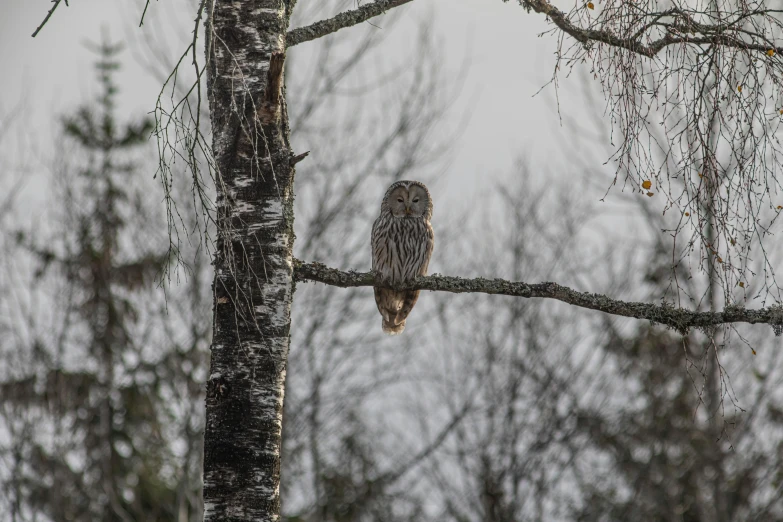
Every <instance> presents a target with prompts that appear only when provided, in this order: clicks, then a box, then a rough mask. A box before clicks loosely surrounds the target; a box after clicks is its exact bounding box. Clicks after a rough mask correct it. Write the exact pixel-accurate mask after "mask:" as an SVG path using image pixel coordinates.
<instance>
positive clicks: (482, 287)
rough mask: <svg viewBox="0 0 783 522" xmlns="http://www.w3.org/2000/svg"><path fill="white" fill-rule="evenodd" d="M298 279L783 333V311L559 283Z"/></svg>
mask: <svg viewBox="0 0 783 522" xmlns="http://www.w3.org/2000/svg"><path fill="white" fill-rule="evenodd" d="M294 279H295V280H296V281H301V282H307V281H314V282H319V283H324V284H327V285H331V286H338V287H342V288H351V287H360V286H383V287H387V288H393V289H395V290H430V291H433V292H451V293H457V294H460V293H481V294H492V295H508V296H514V297H524V298H533V297H537V298H541V299H555V300H558V301H562V302H564V303H568V304H570V305H573V306H578V307H580V308H587V309H590V310H598V311H600V312H604V313H607V314H611V315H617V316H621V317H633V318H636V319H647V320H649V321H652V322H654V323H659V324H663V325H665V326H668V327H669V328H673V329H675V330H677V331H678V332H680V333H683V334H685V333H686V332H688V330H690V329H691V328H709V327H714V326H719V325H723V324H730V323H750V324H768V325H770V326H772V327H773V329H774V330H775V333H776V334H778V332H779V331H781V328H783V307H780V306H770V307H767V308H760V309H755V310H754V309H747V308H743V307H740V306H731V307H728V308H726V309H725V310H723V311H721V312H697V311H692V310H687V309H684V308H677V307H674V306H673V305H671V304H668V303H662V304H650V303H638V302H629V301H620V300H617V299H612V298H610V297H607V296H605V295H602V294H593V293H589V292H579V291H577V290H573V289H571V288H568V287H566V286H562V285H559V284H557V283H552V282H545V283H523V282H514V281H506V280H504V279H497V278H496V279H485V278H482V277H478V278H473V279H468V278H462V277H454V276H443V275H439V274H435V275H430V276H423V277H418V278H416V279H415V280H414V281H411V282H410V283H408V284H404V285H394V286H393V285H390V284H387V283H385V282H383V281H381V280H376V277H375V274H374V273H373V272H356V271H353V270H349V271H347V272H343V271H341V270H337V269H335V268H330V267H327V266H326V265H323V264H321V263H306V262H304V261H300V260H294Z"/></svg>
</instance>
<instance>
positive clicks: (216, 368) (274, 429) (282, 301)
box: [204, 0, 294, 522]
mask: <svg viewBox="0 0 783 522" xmlns="http://www.w3.org/2000/svg"><path fill="white" fill-rule="evenodd" d="M293 3H294V2H293V0H288V1H287V2H283V1H281V0H254V1H249V0H245V1H236V0H235V1H226V0H214V5H213V6H212V9H210V16H209V20H208V21H207V34H208V45H207V47H208V48H207V60H208V70H207V75H208V76H207V88H208V93H209V107H210V116H211V121H212V132H213V154H214V157H215V163H216V166H217V169H218V173H217V181H218V183H217V212H216V216H217V221H218V223H217V228H218V238H217V249H216V253H215V259H214V265H215V278H214V283H213V290H214V303H213V306H214V310H213V314H214V338H213V344H212V347H211V349H212V356H211V368H210V375H209V378H208V382H207V399H206V415H207V422H206V428H205V435H204V520H207V521H217V520H221V521H222V520H230V521H240V520H242V521H244V520H248V521H249V520H252V521H255V522H262V521H273V520H278V519H279V516H280V488H279V484H280V446H281V427H282V411H283V391H284V384H285V370H286V360H287V356H288V346H289V328H290V318H291V297H292V291H293V266H292V256H291V252H292V250H291V249H292V246H293V239H294V236H293V208H292V207H293V179H294V170H293V168H292V166H291V162H290V159H291V156H292V154H291V151H290V145H289V140H288V121H287V113H286V108H285V101H284V89H282V88H281V86H282V65H283V59H284V54H283V53H284V50H285V34H286V29H287V28H288V20H289V17H290V10H291V9H292V7H293Z"/></svg>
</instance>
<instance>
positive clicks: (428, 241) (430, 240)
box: [411, 223, 435, 306]
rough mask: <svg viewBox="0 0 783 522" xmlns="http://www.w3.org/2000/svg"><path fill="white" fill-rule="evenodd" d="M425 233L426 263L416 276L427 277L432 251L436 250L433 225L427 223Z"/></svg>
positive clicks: (424, 262) (423, 263)
mask: <svg viewBox="0 0 783 522" xmlns="http://www.w3.org/2000/svg"><path fill="white" fill-rule="evenodd" d="M425 232H426V233H425V238H424V247H425V251H424V261H423V262H422V264H421V266H420V267H419V270H418V271H417V272H416V275H427V268H429V266H430V258H431V257H432V250H433V248H435V231H434V230H432V225H430V224H429V223H427V228H426V231H425ZM417 297H418V296H417ZM413 302H414V304H415V303H416V300H415V299H414V300H413ZM411 306H413V305H411Z"/></svg>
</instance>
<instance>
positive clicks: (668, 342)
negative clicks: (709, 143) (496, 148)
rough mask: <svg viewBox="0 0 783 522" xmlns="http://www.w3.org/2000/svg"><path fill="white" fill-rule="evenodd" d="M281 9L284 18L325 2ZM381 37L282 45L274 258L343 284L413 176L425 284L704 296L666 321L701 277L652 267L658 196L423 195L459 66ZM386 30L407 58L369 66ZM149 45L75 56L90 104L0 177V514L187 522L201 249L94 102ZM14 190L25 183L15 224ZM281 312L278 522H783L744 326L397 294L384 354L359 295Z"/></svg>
mask: <svg viewBox="0 0 783 522" xmlns="http://www.w3.org/2000/svg"><path fill="white" fill-rule="evenodd" d="M300 3H301V4H302V5H301V7H300V8H299V11H298V13H297V15H298V16H300V17H301V19H300V20H297V21H295V22H294V23H293V25H294V26H296V25H300V24H301V23H303V21H304V20H312V19H316V18H319V17H322V16H323V15H325V14H330V13H333V12H336V11H338V10H340V9H341V8H344V7H345V5H346V2H339V1H335V2H324V3H320V2H305V1H301V2H300ZM519 16H522V13H521V12H520V14H519ZM406 17H407V18H406ZM153 23H155V22H154V21H150V24H153ZM383 26H384V30H383V31H378V30H377V29H376V28H374V27H372V26H369V25H366V26H365V27H362V28H357V29H356V30H354V31H352V32H351V33H350V34H342V33H341V34H339V35H336V36H335V35H333V36H330V37H326V38H324V39H321V40H318V41H317V42H315V43H313V44H311V45H309V46H308V47H307V48H306V49H305V48H303V49H301V50H299V49H297V50H296V52H291V53H290V56H289V60H290V62H289V64H288V65H287V74H286V88H287V97H288V100H289V112H290V118H291V127H292V138H293V140H294V149H295V150H297V151H305V150H310V151H312V153H311V155H310V157H309V158H307V159H306V160H305V161H304V162H302V163H301V164H299V165H298V166H297V171H298V174H297V180H296V189H297V190H296V193H297V199H296V222H295V226H296V235H297V243H296V245H295V248H294V252H295V255H296V257H298V258H299V259H303V260H308V261H320V262H324V263H326V264H328V265H330V266H334V267H340V268H343V269H348V268H355V269H367V268H369V234H370V227H371V224H372V221H373V219H374V218H375V217H376V215H377V212H378V207H379V204H380V199H381V197H382V195H383V192H384V190H385V188H386V187H387V186H388V184H389V183H391V182H392V181H394V180H397V179H420V180H422V181H424V182H425V183H427V185H428V186H429V187H430V189H431V191H432V192H433V197H434V203H435V216H434V221H433V226H434V228H435V231H436V235H437V245H436V249H435V253H434V257H433V263H432V266H431V271H433V272H440V273H444V274H450V275H461V276H465V277H473V276H491V277H503V278H506V279H513V280H523V281H531V282H537V281H557V282H558V283H560V284H564V285H568V286H571V287H574V288H577V289H583V290H592V291H601V292H603V293H605V294H607V295H611V296H613V297H615V298H618V299H625V300H639V301H649V302H654V301H660V300H662V299H669V300H675V299H678V298H680V297H681V296H682V295H687V296H707V297H706V298H701V299H695V300H692V301H688V302H689V303H690V304H689V305H688V306H693V307H694V308H700V309H704V310H709V309H710V306H712V304H713V303H714V302H715V301H716V299H714V298H713V297H714V296H713V294H715V293H717V292H718V286H719V285H718V283H717V281H716V276H715V275H714V274H712V273H711V272H709V271H704V272H701V271H699V270H698V268H697V267H696V266H695V265H691V268H690V269H687V270H686V267H687V266H688V265H687V264H684V263H683V264H680V265H679V266H678V268H676V269H673V268H672V259H673V253H672V252H673V250H672V249H673V248H675V246H673V244H672V241H671V238H670V237H669V236H668V235H666V234H662V233H661V230H662V229H667V228H671V223H670V222H669V220H671V219H672V216H665V215H662V213H661V208H659V207H658V206H656V205H657V204H659V201H656V199H655V198H647V197H639V194H636V193H630V192H621V191H619V190H617V191H614V192H611V193H610V195H609V196H607V201H608V203H601V204H600V205H599V204H598V199H599V198H600V197H602V196H603V195H604V193H605V191H606V188H607V187H608V185H609V183H610V181H611V176H609V175H608V174H607V173H606V172H605V171H604V170H602V168H601V162H602V161H604V160H605V159H606V158H605V157H601V154H600V153H595V154H590V153H585V152H584V151H583V150H581V149H580V148H579V147H577V146H574V147H571V148H569V149H568V150H566V151H565V152H564V157H565V161H568V162H570V163H571V164H572V167H571V169H570V170H571V171H572V172H573V174H571V175H570V178H569V177H563V176H555V175H554V174H553V173H552V172H551V171H547V170H545V169H543V170H542V168H541V167H540V165H537V166H535V167H533V166H531V164H530V162H529V161H528V158H527V157H526V155H525V154H524V150H523V149H520V155H519V161H518V163H517V166H516V167H515V168H514V169H512V170H511V171H509V172H505V173H503V175H500V176H494V177H490V176H488V177H487V183H486V185H485V186H484V187H483V190H480V191H475V192H473V193H472V194H471V195H469V196H467V197H464V198H463V199H461V200H460V203H459V204H458V205H450V204H449V203H448V199H447V198H445V197H440V194H443V193H446V187H448V186H449V184H450V177H449V176H450V174H451V173H452V172H453V171H457V170H459V169H460V168H462V167H461V166H460V165H459V164H455V163H454V162H453V159H452V158H453V151H454V149H455V148H457V147H465V146H469V143H465V142H464V141H463V140H462V136H463V127H464V126H469V125H471V121H472V120H471V118H472V116H473V115H472V114H471V113H470V110H466V109H464V107H465V104H464V103H457V101H458V100H460V99H461V98H463V97H465V96H471V95H472V94H473V93H470V92H468V93H466V92H465V91H464V89H463V88H462V87H463V85H464V79H465V77H466V76H467V75H470V74H471V64H470V60H468V59H461V63H462V66H461V67H460V68H457V69H450V68H448V67H445V66H444V63H445V62H444V59H443V56H444V53H447V52H451V53H452V54H453V53H457V54H459V53H460V52H461V51H462V49H457V50H454V49H453V48H450V49H446V48H444V46H443V45H442V42H441V40H440V38H439V29H438V27H437V24H436V23H434V22H433V20H431V19H424V18H422V19H414V20H412V19H411V17H410V16H409V15H406V14H405V13H402V12H397V13H394V14H393V15H392V16H389V17H387V18H385V19H384V21H383ZM400 33H403V36H400ZM394 38H404V39H407V40H409V41H411V42H412V45H414V46H415V49H416V52H415V53H408V54H405V55H404V56H400V57H399V59H395V57H389V56H387V53H386V48H384V47H383V46H382V45H381V44H382V43H383V42H384V41H387V40H388V39H394ZM161 42H162V40H161V41H156V40H152V39H135V40H134V39H133V38H129V39H127V38H124V37H123V35H119V34H113V35H106V36H105V37H104V39H103V40H102V41H99V42H93V43H91V44H89V45H87V46H85V49H84V51H83V52H84V53H92V54H93V55H94V61H95V67H94V71H95V79H94V82H95V83H94V84H95V88H94V89H92V90H91V92H95V93H97V96H96V97H95V99H93V100H91V101H90V102H88V103H85V104H84V105H82V106H80V107H72V108H68V109H67V110H64V111H63V112H62V113H60V114H53V115H52V117H51V122H50V125H51V128H52V129H56V132H54V134H55V135H56V136H57V138H56V140H55V142H54V147H53V148H52V150H51V153H50V154H47V155H46V157H41V158H38V160H39V161H38V162H32V163H29V162H28V164H27V165H28V166H27V167H26V168H25V169H21V168H19V167H18V164H17V163H16V162H14V161H11V160H10V159H9V158H8V157H6V158H3V157H0V176H2V183H3V186H4V187H6V190H4V191H3V192H2V193H0V274H2V275H0V339H2V342H0V360H2V362H3V364H2V365H0V520H2V521H5V520H9V521H14V522H22V521H46V520H53V521H65V520H78V521H122V522H129V521H178V522H186V521H198V520H201V518H202V505H201V500H200V488H201V458H202V448H201V443H202V437H203V422H204V382H205V380H206V377H207V375H208V364H209V359H208V350H209V345H210V331H211V308H212V293H211V289H210V284H211V279H212V273H211V266H210V255H211V252H210V251H209V246H208V239H209V238H210V234H211V231H210V229H209V227H208V226H207V227H205V225H204V223H205V220H204V219H203V215H201V214H200V213H199V212H200V211H199V208H200V207H199V205H198V204H197V203H198V202H197V196H198V195H196V194H193V193H192V192H191V186H190V184H189V179H188V176H187V174H186V173H184V172H181V173H180V174H182V175H177V168H178V167H177V164H176V163H175V164H174V166H173V174H174V176H173V177H172V178H171V190H172V192H173V193H174V194H176V195H177V196H178V202H179V205H178V207H177V210H176V211H177V219H178V220H179V223H180V224H181V225H182V226H181V227H180V228H179V230H178V231H173V232H172V231H171V230H170V229H169V228H168V226H167V222H166V216H165V209H164V205H163V203H162V199H163V191H162V190H161V187H160V182H159V179H154V178H153V175H154V174H155V173H156V170H157V168H158V165H157V160H156V158H157V154H156V151H155V140H154V138H153V139H150V133H151V130H152V129H153V118H154V117H161V115H163V114H164V113H161V112H157V113H153V114H146V113H144V112H143V111H141V112H137V113H129V114H128V113H123V112H121V111H120V110H118V106H119V105H120V104H119V103H118V100H120V99H122V96H123V95H124V92H125V89H124V88H123V85H120V84H119V83H118V82H117V81H116V75H117V74H118V71H119V70H120V69H121V68H122V66H123V64H124V63H127V62H129V61H131V60H135V61H137V62H140V63H143V64H144V67H145V70H146V71H148V73H149V74H150V75H152V76H154V77H155V78H157V79H158V80H159V82H160V83H161V84H163V81H164V80H165V79H166V77H167V76H168V74H169V72H170V71H171V69H172V67H173V62H172V61H171V57H170V56H169V55H168V54H167V53H164V52H163V48H162V47H161V46H162V43H161ZM303 47H304V46H303ZM451 59H453V57H452V58H451ZM174 60H176V58H174ZM458 61H459V60H458ZM588 73H589V70H587V69H586V70H584V71H581V72H578V71H577V72H575V73H574V74H583V75H584V76H585V78H586V75H587V74H588ZM187 83H188V82H186V81H182V82H180V83H178V84H175V85H172V86H171V89H172V90H171V91H167V92H164V93H163V99H164V100H165V99H166V97H167V96H168V97H172V96H174V97H176V95H177V94H179V95H186V94H187V92H186V90H187V88H186V85H187ZM183 89H184V90H183ZM191 96H192V95H191ZM542 96H549V97H543V98H541V100H540V101H539V103H552V104H553V105H554V104H555V103H556V102H555V101H554V96H553V94H552V92H549V94H545V95H542ZM153 104H154V100H151V105H153ZM585 106H586V107H587V108H586V111H588V114H589V115H590V118H588V119H587V120H582V121H576V120H574V119H572V118H569V117H568V115H561V117H562V118H563V125H564V126H566V127H568V126H571V127H572V128H573V129H575V131H574V132H578V133H579V134H581V135H583V136H587V137H588V138H589V139H593V140H595V141H596V142H599V141H601V140H604V141H608V137H607V135H606V133H607V132H608V131H609V129H606V128H603V124H604V120H603V116H602V111H603V105H602V102H601V100H600V98H590V97H587V102H586V103H585ZM20 107H23V105H20ZM193 107H195V105H193ZM151 108H152V107H151ZM2 109H3V113H0V140H8V139H13V136H12V134H13V133H14V132H19V129H20V125H19V122H22V121H24V118H25V114H24V111H23V110H16V111H15V110H12V109H11V108H10V106H9V105H3V106H2ZM201 110H202V111H204V112H203V114H202V116H201V121H202V123H203V124H204V126H203V131H204V132H205V133H208V121H209V117H208V114H207V113H206V107H201ZM455 111H456V112H457V113H458V114H457V115H456V116H455ZM552 117H553V118H557V117H558V116H557V115H556V113H555V112H554V111H553V112H552ZM454 121H459V122H461V123H460V125H453V122H454ZM526 124H527V123H526V122H524V121H520V122H519V125H526ZM9 136H11V138H9ZM178 136H179V135H178ZM180 137H182V139H185V137H184V135H183V136H180ZM586 139H587V138H586ZM569 151H570V152H569ZM31 164H32V165H34V167H30V166H29V165H31ZM30 168H34V169H37V170H39V171H40V172H43V174H41V175H42V176H43V177H44V178H45V180H46V181H45V184H44V185H43V186H41V187H40V190H41V191H44V192H45V196H44V199H45V201H46V204H45V205H43V206H39V205H36V206H35V207H34V208H31V207H30V203H29V202H27V201H26V200H25V197H24V191H23V190H22V187H23V185H24V183H25V178H26V176H29V175H30V171H29V169H30ZM183 168H184V167H183ZM493 170H497V168H494V167H493ZM575 186H577V187H578V188H577V189H576V190H575V189H574V187H575ZM452 190H453V189H452ZM586 194H587V196H586ZM463 203H464V204H463ZM171 234H173V236H172V235H171ZM172 237H173V238H174V240H173V242H172V240H171V238H172ZM205 239H206V240H205ZM675 254H677V251H676V249H675ZM683 255H686V256H687V253H686V254H683ZM780 259H781V258H780V248H779V247H774V246H773V247H768V251H767V260H771V263H772V265H773V266H780ZM765 262H766V261H765ZM677 271H679V272H677ZM673 280H676V281H677V285H673V284H672V281H673ZM759 284H763V283H759ZM752 285H753V283H752V282H751V283H748V288H745V289H744V291H745V292H747V293H748V294H753V293H754V291H755V290H754V289H753V288H752ZM294 303H295V304H294V311H293V319H292V325H293V326H292V342H291V352H290V360H289V369H288V377H287V388H286V398H285V401H286V402H285V413H284V422H283V429H284V435H283V440H284V452H283V461H282V465H283V470H282V477H283V492H282V499H283V509H284V513H285V519H286V520H287V521H289V522H295V521H296V522H304V521H312V522H318V521H323V522H348V521H383V522H391V521H419V520H446V521H454V522H463V521H465V522H468V521H486V522H510V521H521V520H583V521H599V520H600V521H609V520H617V521H625V520H678V521H680V520H681V521H704V522H707V521H718V522H720V521H735V520H736V521H739V520H783V387H782V386H781V385H782V384H783V361H781V354H780V339H779V338H776V337H774V336H773V333H772V331H771V329H769V328H760V327H755V328H753V327H737V328H736V329H735V328H732V329H720V330H717V331H708V332H692V333H690V334H688V335H687V336H686V337H682V336H681V335H679V334H677V333H676V332H673V331H669V330H666V329H665V328H662V327H659V326H655V325H651V324H649V323H642V322H639V321H632V320H624V319H616V318H613V317H608V316H605V315H603V314H599V313H596V312H590V311H586V310H579V309H573V308H571V307H569V306H567V305H564V304H562V303H556V302H541V301H528V300H523V299H517V298H506V297H496V296H482V295H474V294H463V295H451V294H441V293H425V294H423V295H422V298H421V299H420V301H419V304H418V306H417V307H416V310H415V312H414V314H413V315H412V316H411V320H409V322H408V327H407V328H406V331H405V334H404V335H403V336H401V337H394V338H387V337H385V336H383V335H382V333H381V330H380V319H379V317H378V313H377V310H376V309H375V305H374V302H373V299H372V291H371V290H369V289H367V288H362V289H340V288H334V287H327V286H324V285H313V284H299V285H298V286H297V289H296V297H295V300H294Z"/></svg>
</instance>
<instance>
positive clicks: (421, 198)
mask: <svg viewBox="0 0 783 522" xmlns="http://www.w3.org/2000/svg"><path fill="white" fill-rule="evenodd" d="M383 207H386V209H387V210H388V211H389V212H391V214H392V216H394V217H396V218H424V219H426V220H427V221H429V220H430V219H431V218H432V200H431V199H430V191H429V190H427V187H425V186H424V184H423V183H421V182H419V181H397V182H396V183H393V184H392V185H391V186H390V187H389V189H388V190H387V191H386V195H385V196H384V198H383V204H382V205H381V208H383Z"/></svg>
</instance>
